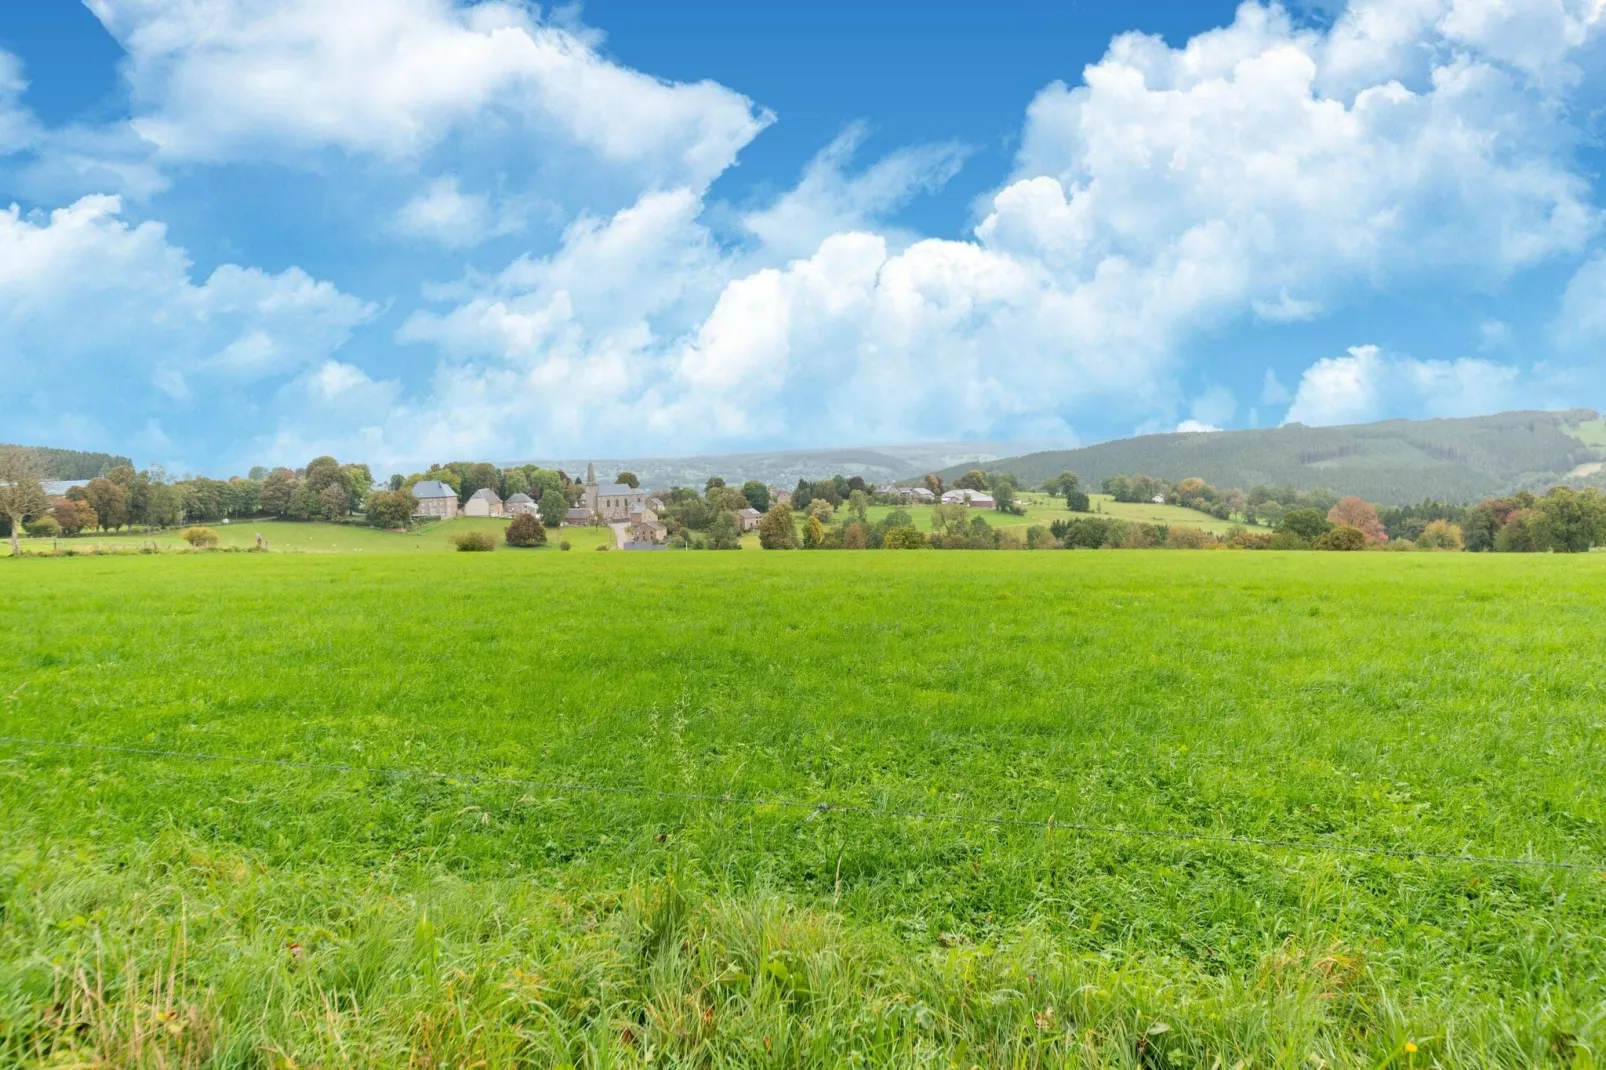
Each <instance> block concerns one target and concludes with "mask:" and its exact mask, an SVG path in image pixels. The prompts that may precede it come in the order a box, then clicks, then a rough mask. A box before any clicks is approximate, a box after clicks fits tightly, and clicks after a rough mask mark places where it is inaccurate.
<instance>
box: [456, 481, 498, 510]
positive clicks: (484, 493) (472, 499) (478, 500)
mask: <svg viewBox="0 0 1606 1070" xmlns="http://www.w3.org/2000/svg"><path fill="white" fill-rule="evenodd" d="M463 515H464V516H501V515H502V499H501V498H499V497H497V495H496V491H494V490H492V489H491V488H490V487H481V488H480V489H479V490H477V491H475V492H474V493H473V494H470V495H469V496H468V501H466V502H464V503H463Z"/></svg>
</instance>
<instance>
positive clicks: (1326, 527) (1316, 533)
mask: <svg viewBox="0 0 1606 1070" xmlns="http://www.w3.org/2000/svg"><path fill="white" fill-rule="evenodd" d="M1277 530H1278V531H1279V532H1287V533H1289V534H1293V535H1297V536H1298V537H1299V538H1301V539H1304V540H1305V541H1306V542H1311V541H1314V540H1316V539H1319V538H1321V537H1322V536H1323V535H1325V534H1327V533H1328V532H1329V531H1331V530H1333V522H1332V521H1330V520H1328V519H1327V514H1325V513H1323V512H1322V511H1321V510H1320V509H1292V510H1290V511H1289V512H1286V513H1284V514H1283V518H1282V520H1281V521H1279V522H1278V524H1277Z"/></svg>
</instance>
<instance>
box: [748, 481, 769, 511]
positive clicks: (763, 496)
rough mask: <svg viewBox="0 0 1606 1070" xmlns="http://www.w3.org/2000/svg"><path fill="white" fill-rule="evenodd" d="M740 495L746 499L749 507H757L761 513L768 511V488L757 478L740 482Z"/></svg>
mask: <svg viewBox="0 0 1606 1070" xmlns="http://www.w3.org/2000/svg"><path fill="white" fill-rule="evenodd" d="M742 497H744V498H746V499H747V504H748V505H749V506H750V507H751V508H754V509H757V510H758V511H759V512H761V513H767V512H769V508H770V488H769V487H767V486H765V485H764V484H763V483H760V482H759V481H758V480H756V479H749V480H748V481H747V482H746V483H743V484H742Z"/></svg>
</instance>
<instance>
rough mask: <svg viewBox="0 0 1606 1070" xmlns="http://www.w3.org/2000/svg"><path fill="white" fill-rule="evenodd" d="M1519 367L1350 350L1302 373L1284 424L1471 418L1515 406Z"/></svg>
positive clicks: (1373, 348) (1366, 348) (1370, 348)
mask: <svg viewBox="0 0 1606 1070" xmlns="http://www.w3.org/2000/svg"><path fill="white" fill-rule="evenodd" d="M1519 378H1520V372H1519V371H1518V369H1516V368H1514V367H1512V366H1511V365H1508V364H1498V363H1495V362H1493V361H1487V360H1473V359H1467V358H1462V359H1460V360H1453V361H1452V360H1414V359H1412V358H1409V357H1399V358H1393V357H1388V356H1386V355H1385V354H1384V353H1383V352H1382V351H1381V350H1380V349H1379V348H1378V347H1377V346H1372V345H1363V346H1352V347H1351V348H1350V350H1349V352H1348V354H1347V355H1345V356H1342V357H1327V358H1325V359H1322V360H1319V361H1317V362H1316V363H1315V364H1312V365H1311V366H1310V367H1309V368H1307V369H1305V374H1304V375H1303V376H1302V377H1301V378H1300V380H1299V387H1298V389H1297V390H1296V391H1295V393H1294V401H1293V404H1292V405H1290V406H1289V409H1288V416H1287V419H1286V421H1285V422H1287V423H1302V424H1309V425H1311V426H1316V427H1320V426H1325V425H1331V424H1354V423H1366V422H1368V421H1372V420H1381V419H1384V418H1385V417H1395V416H1408V417H1435V416H1475V415H1478V414H1480V413H1486V412H1495V411H1498V410H1500V409H1508V408H1513V407H1515V406H1516V404H1518V403H1519V399H1520V396H1521V395H1520V393H1519V386H1520V384H1519Z"/></svg>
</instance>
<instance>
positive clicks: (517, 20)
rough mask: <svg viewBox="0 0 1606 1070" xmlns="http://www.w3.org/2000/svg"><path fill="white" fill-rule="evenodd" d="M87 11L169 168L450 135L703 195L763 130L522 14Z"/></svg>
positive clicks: (384, 154) (104, 0)
mask: <svg viewBox="0 0 1606 1070" xmlns="http://www.w3.org/2000/svg"><path fill="white" fill-rule="evenodd" d="M88 2H89V6H90V8H91V10H93V11H94V13H95V14H96V15H97V16H98V17H99V18H100V20H101V22H102V23H104V24H105V26H106V28H107V29H108V30H109V31H110V32H111V33H112V34H113V35H114V36H115V37H116V38H117V40H118V41H119V42H120V43H121V44H122V45H123V47H124V48H125V49H127V51H128V56H129V58H128V65H127V77H128V79H129V83H130V86H131V89H132V92H133V96H134V100H135V105H136V115H135V118H134V127H135V128H136V129H137V130H138V131H139V133H140V134H141V135H142V136H143V137H144V138H146V139H147V140H148V141H150V142H152V143H153V144H155V145H157V146H158V147H159V148H160V151H161V153H162V155H163V156H164V157H167V158H170V159H182V160H202V161H219V160H231V159H242V158H243V159H263V158H269V157H271V156H273V155H274V154H275V153H279V152H283V151H286V150H290V151H308V150H318V149H322V148H328V147H334V148H341V149H346V150H349V151H352V152H357V153H365V154H372V155H375V156H378V157H381V158H385V159H390V160H400V159H406V158H415V157H417V156H419V155H420V154H422V153H425V152H427V151H428V150H430V149H431V148H433V147H435V146H437V145H438V144H440V143H441V142H442V141H443V140H444V139H446V138H447V137H448V136H450V135H453V134H454V133H455V134H459V135H464V136H474V135H477V134H486V133H488V134H490V135H492V136H495V137H500V138H507V137H508V136H509V135H510V134H512V133H513V132H515V131H517V132H520V133H522V134H523V135H524V136H526V137H528V138H533V139H534V140H537V141H540V142H544V143H545V144H544V145H543V146H542V147H543V148H544V149H545V150H547V151H549V152H550V151H555V150H556V147H557V146H558V145H571V146H575V147H578V148H581V149H583V150H585V151H586V152H588V153H589V154H590V155H591V156H592V157H594V158H595V159H597V160H601V161H606V162H608V163H612V164H616V165H620V166H624V167H628V168H630V169H632V170H633V171H635V172H637V173H640V174H642V175H647V176H651V177H652V178H654V179H656V180H658V181H661V182H664V183H666V184H692V185H701V184H703V183H706V182H708V181H709V180H711V179H712V178H713V177H714V176H716V175H718V174H719V173H720V172H721V171H723V170H725V168H727V167H728V166H730V164H731V162H732V161H733V160H734V159H735V157H736V153H737V152H738V151H739V150H740V149H741V147H742V146H743V145H745V144H747V142H748V141H750V140H751V139H752V138H753V136H754V135H755V134H757V133H758V131H759V130H761V129H762V128H763V127H764V125H765V124H766V123H767V122H768V121H769V118H768V116H767V115H763V114H760V113H757V112H755V111H754V109H753V108H752V106H751V105H750V103H749V102H748V101H747V99H746V98H744V97H742V96H740V95H739V94H737V93H733V92H731V91H730V90H728V89H725V88H724V87H722V86H718V85H715V84H713V83H711V82H700V83H697V84H692V85H672V84H669V83H665V82H661V81H659V80H657V79H654V78H651V77H648V76H647V75H643V74H640V73H638V72H636V71H631V70H628V69H626V68H624V67H620V66H619V65H617V64H614V63H611V62H609V61H607V60H606V59H604V58H602V57H601V56H599V55H598V54H597V52H596V51H595V49H594V48H592V47H591V45H590V44H589V43H588V42H587V41H586V40H584V39H582V38H581V37H579V36H576V35H575V34H574V33H572V32H570V31H568V30H565V29H563V28H560V27H558V26H554V25H550V24H546V23H542V22H540V21H538V20H537V18H536V17H535V15H534V13H533V11H532V9H531V8H529V7H526V6H525V5H523V4H517V3H511V2H499V0H486V2H482V3H476V4H472V5H470V6H466V7H459V6H458V5H456V4H454V3H452V2H451V0H274V2H263V0H88Z"/></svg>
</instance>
